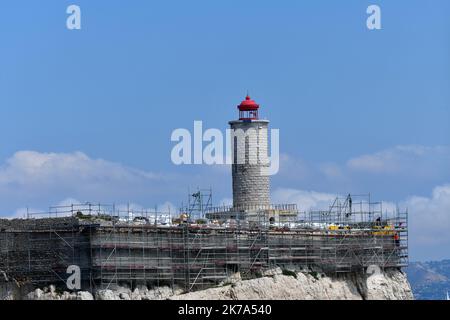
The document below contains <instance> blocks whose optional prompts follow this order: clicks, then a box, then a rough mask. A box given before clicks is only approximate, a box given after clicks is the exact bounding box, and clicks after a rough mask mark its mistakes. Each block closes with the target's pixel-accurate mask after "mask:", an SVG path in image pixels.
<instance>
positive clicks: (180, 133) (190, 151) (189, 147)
mask: <svg viewBox="0 0 450 320" xmlns="http://www.w3.org/2000/svg"><path fill="white" fill-rule="evenodd" d="M268 133H269V130H268V129H267V127H266V128H263V127H250V128H247V129H245V130H244V129H240V128H238V129H226V131H225V138H224V135H223V134H222V131H220V130H219V129H215V128H210V129H207V130H205V131H204V132H203V122H202V121H194V134H193V137H192V135H191V132H190V131H189V130H188V129H184V128H178V129H175V130H173V132H172V135H171V137H170V140H171V141H172V142H178V143H177V144H176V145H175V146H174V147H173V148H172V151H171V154H170V157H171V160H172V163H174V164H176V165H182V164H188V165H190V164H197V165H200V164H206V165H215V164H217V165H223V164H225V165H231V164H249V165H259V166H260V173H261V175H264V176H270V175H275V174H277V173H278V170H279V166H280V141H279V140H280V132H279V129H270V153H271V154H270V156H269V155H268V149H269V148H268V144H269V141H268V140H269V137H268ZM204 142H206V143H207V145H206V146H204V145H203V143H204ZM224 149H225V151H224Z"/></svg>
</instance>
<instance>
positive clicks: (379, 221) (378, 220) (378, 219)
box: [375, 217, 381, 226]
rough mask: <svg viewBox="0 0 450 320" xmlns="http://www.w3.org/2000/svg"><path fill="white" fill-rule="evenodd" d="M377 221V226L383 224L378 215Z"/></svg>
mask: <svg viewBox="0 0 450 320" xmlns="http://www.w3.org/2000/svg"><path fill="white" fill-rule="evenodd" d="M375 221H376V223H375V224H376V225H377V226H381V217H378V218H377V220H375Z"/></svg>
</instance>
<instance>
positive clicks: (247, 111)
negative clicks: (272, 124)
mask: <svg viewBox="0 0 450 320" xmlns="http://www.w3.org/2000/svg"><path fill="white" fill-rule="evenodd" d="M238 109H239V120H243V121H252V120H258V109H259V104H257V103H256V102H255V101H254V100H252V99H251V98H250V97H249V96H248V95H247V96H246V97H245V100H244V101H242V102H241V104H240V105H238Z"/></svg>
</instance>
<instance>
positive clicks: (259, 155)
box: [229, 95, 270, 210]
mask: <svg viewBox="0 0 450 320" xmlns="http://www.w3.org/2000/svg"><path fill="white" fill-rule="evenodd" d="M237 108H238V110H239V118H238V120H233V121H230V122H229V124H230V128H231V135H232V136H231V146H232V150H231V154H232V160H233V162H232V169H231V170H232V179H233V208H234V209H237V210H254V209H264V208H267V207H268V206H269V205H270V195H269V194H270V180H269V175H268V174H267V172H268V171H267V169H268V167H269V163H268V141H267V140H268V126H269V121H268V120H260V119H259V104H257V103H256V102H255V101H254V100H252V99H251V98H250V96H248V95H247V97H246V98H245V100H243V101H242V102H241V103H240V104H239V105H238V106H237Z"/></svg>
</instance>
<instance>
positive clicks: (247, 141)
mask: <svg viewBox="0 0 450 320" xmlns="http://www.w3.org/2000/svg"><path fill="white" fill-rule="evenodd" d="M249 148H250V141H249V137H248V136H245V164H249V162H250V161H249V151H250V150H249Z"/></svg>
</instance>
